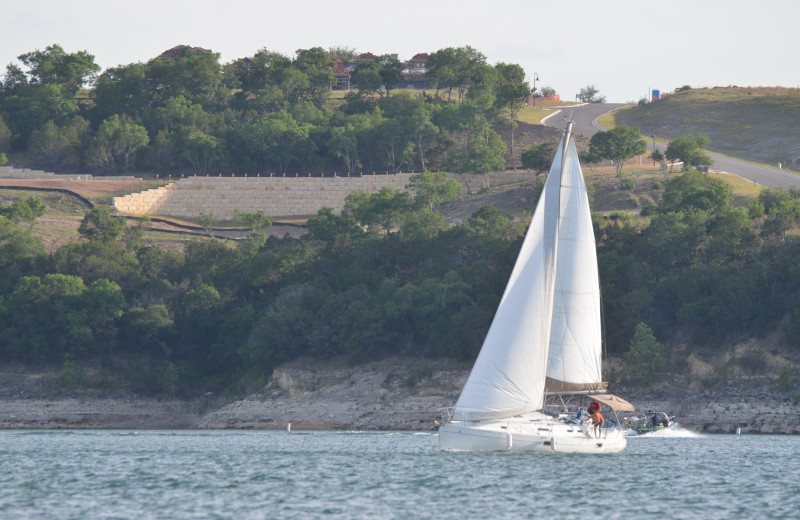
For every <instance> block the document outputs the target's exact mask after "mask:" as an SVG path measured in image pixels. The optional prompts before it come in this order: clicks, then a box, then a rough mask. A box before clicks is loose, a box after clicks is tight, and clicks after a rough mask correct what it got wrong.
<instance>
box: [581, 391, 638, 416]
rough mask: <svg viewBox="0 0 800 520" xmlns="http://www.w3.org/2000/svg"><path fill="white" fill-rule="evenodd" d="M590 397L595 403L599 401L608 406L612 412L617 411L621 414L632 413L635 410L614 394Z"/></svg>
mask: <svg viewBox="0 0 800 520" xmlns="http://www.w3.org/2000/svg"><path fill="white" fill-rule="evenodd" d="M590 397H591V398H592V399H594V400H595V401H600V402H601V403H603V404H604V405H607V406H610V407H611V409H612V410H619V411H621V412H632V411H634V410H636V408H635V407H634V406H633V405H632V404H631V403H629V402H628V401H626V400H625V399H623V398H621V397H617V396H616V395H614V394H598V395H595V394H592V395H591V396H590Z"/></svg>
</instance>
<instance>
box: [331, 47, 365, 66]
mask: <svg viewBox="0 0 800 520" xmlns="http://www.w3.org/2000/svg"><path fill="white" fill-rule="evenodd" d="M328 52H329V53H330V55H331V56H334V57H336V58H339V59H340V60H344V61H346V62H348V63H349V62H352V61H353V60H355V59H356V56H358V51H356V48H355V47H347V46H344V45H335V46H333V47H328Z"/></svg>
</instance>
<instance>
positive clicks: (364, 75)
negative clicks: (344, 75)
mask: <svg viewBox="0 0 800 520" xmlns="http://www.w3.org/2000/svg"><path fill="white" fill-rule="evenodd" d="M350 83H351V85H352V86H353V87H354V88H356V89H358V93H359V94H360V95H362V96H368V95H370V94H378V93H380V91H381V89H382V87H383V78H382V77H381V67H380V65H379V64H378V63H377V62H374V61H372V62H367V63H359V64H358V65H356V66H355V68H354V69H353V72H352V74H351V76H350Z"/></svg>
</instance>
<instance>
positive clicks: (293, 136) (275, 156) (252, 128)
mask: <svg viewBox="0 0 800 520" xmlns="http://www.w3.org/2000/svg"><path fill="white" fill-rule="evenodd" d="M311 128H312V125H310V124H306V123H300V122H298V121H297V120H296V119H295V118H294V117H292V115H291V114H289V113H288V112H286V111H283V110H282V111H280V112H277V113H275V114H270V115H268V116H267V117H262V118H260V119H258V120H257V121H255V122H254V123H251V124H248V125H244V126H243V127H242V128H241V131H240V135H241V137H242V139H243V140H244V142H245V144H246V146H247V149H248V151H249V152H250V153H251V154H252V155H253V156H254V157H256V158H257V159H258V161H259V166H261V168H263V170H264V171H267V170H268V169H269V168H270V167H272V168H274V169H275V171H276V173H279V174H282V173H285V172H286V170H287V168H288V167H289V166H290V165H291V164H292V163H293V162H296V161H297V160H298V156H299V153H300V152H301V150H302V146H307V147H310V146H313V143H312V142H311V141H310V140H309V133H310V131H311Z"/></svg>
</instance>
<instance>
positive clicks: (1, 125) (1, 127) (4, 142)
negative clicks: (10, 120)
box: [0, 116, 11, 166]
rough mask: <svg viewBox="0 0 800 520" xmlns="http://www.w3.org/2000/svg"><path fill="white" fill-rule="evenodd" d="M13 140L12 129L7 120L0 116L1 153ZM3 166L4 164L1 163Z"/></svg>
mask: <svg viewBox="0 0 800 520" xmlns="http://www.w3.org/2000/svg"><path fill="white" fill-rule="evenodd" d="M10 141H11V129H10V128H8V125H6V122H5V121H4V120H3V118H2V116H0V153H2V152H4V151H6V150H7V149H8V148H7V147H8V144H9V142H10ZM0 166H2V165H0Z"/></svg>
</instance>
